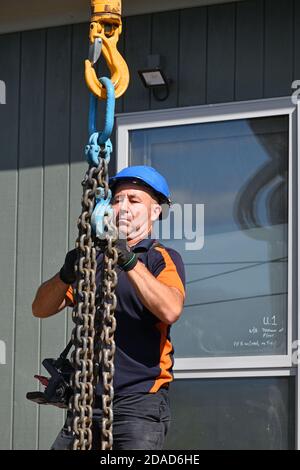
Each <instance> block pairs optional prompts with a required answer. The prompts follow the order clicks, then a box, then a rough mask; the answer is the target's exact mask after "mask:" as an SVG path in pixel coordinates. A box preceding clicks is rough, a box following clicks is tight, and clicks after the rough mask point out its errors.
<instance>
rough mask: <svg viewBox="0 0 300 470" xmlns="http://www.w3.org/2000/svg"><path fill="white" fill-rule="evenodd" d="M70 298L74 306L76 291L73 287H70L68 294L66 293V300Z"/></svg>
mask: <svg viewBox="0 0 300 470" xmlns="http://www.w3.org/2000/svg"><path fill="white" fill-rule="evenodd" d="M66 297H67V298H68V299H69V300H71V302H72V304H74V291H73V287H72V286H69V288H68V290H67V292H66V295H65V298H66Z"/></svg>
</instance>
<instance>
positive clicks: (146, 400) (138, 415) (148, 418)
mask: <svg viewBox="0 0 300 470" xmlns="http://www.w3.org/2000/svg"><path fill="white" fill-rule="evenodd" d="M113 413H114V423H113V441H114V443H113V450H137V449H142V450H161V449H162V448H163V445H164V441H165V437H166V435H167V432H168V429H169V425H170V404H169V396H168V390H166V389H161V390H159V391H158V392H157V393H145V394H143V393H137V394H134V395H126V396H118V397H115V399H114V407H113ZM69 422H70V417H69V416H68V417H67V420H66V423H65V425H64V427H63V429H62V430H61V431H60V433H59V434H58V436H57V438H56V440H55V442H54V443H53V445H52V447H51V449H52V450H71V449H72V444H73V436H72V435H70V434H69V433H68V430H67V428H68V424H69ZM101 426H102V409H101V399H99V400H96V403H95V409H94V413H93V425H92V432H93V445H92V449H93V450H101Z"/></svg>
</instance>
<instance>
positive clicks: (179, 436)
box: [165, 377, 295, 450]
mask: <svg viewBox="0 0 300 470" xmlns="http://www.w3.org/2000/svg"><path fill="white" fill-rule="evenodd" d="M294 385H295V383H294V379H293V378H289V377H280V378H239V379H197V380H195V379H180V380H175V382H174V383H173V384H172V386H171V388H170V401H171V411H172V423H171V427H170V431H169V433H168V437H167V442H166V445H165V448H166V449H199V450H211V449H216V450H227V449H233V450H239V449H249V450H254V449H258V450H271V449H272V450H284V449H294V448H295V433H294V427H295V406H294V403H295V396H294Z"/></svg>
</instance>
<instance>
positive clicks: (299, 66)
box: [293, 0, 300, 80]
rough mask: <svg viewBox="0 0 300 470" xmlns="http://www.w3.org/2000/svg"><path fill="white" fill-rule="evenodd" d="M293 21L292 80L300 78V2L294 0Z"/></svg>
mask: <svg viewBox="0 0 300 470" xmlns="http://www.w3.org/2000/svg"><path fill="white" fill-rule="evenodd" d="M294 11H295V23H294V31H295V34H294V50H295V55H294V75H293V80H300V3H299V0H294Z"/></svg>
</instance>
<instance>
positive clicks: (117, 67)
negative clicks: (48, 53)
mask: <svg viewBox="0 0 300 470" xmlns="http://www.w3.org/2000/svg"><path fill="white" fill-rule="evenodd" d="M91 6H92V18H91V24H90V50H89V59H87V60H86V61H85V80H86V83H87V86H88V88H89V89H90V91H91V92H92V93H93V94H94V95H95V96H97V97H98V98H102V99H106V89H105V87H104V86H103V84H102V83H101V82H100V80H99V79H98V77H97V74H96V71H95V69H94V65H95V64H96V62H97V61H98V59H99V57H100V54H101V53H103V56H104V59H105V61H106V63H107V66H108V68H109V70H110V73H111V81H112V83H113V85H114V88H115V97H116V98H119V97H120V96H122V95H123V93H125V91H126V90H127V87H128V84H129V70H128V66H127V64H126V62H125V60H124V58H123V57H122V55H121V54H120V52H119V51H118V49H117V43H118V41H119V37H120V34H121V32H122V20H121V1H120V0H91Z"/></svg>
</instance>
